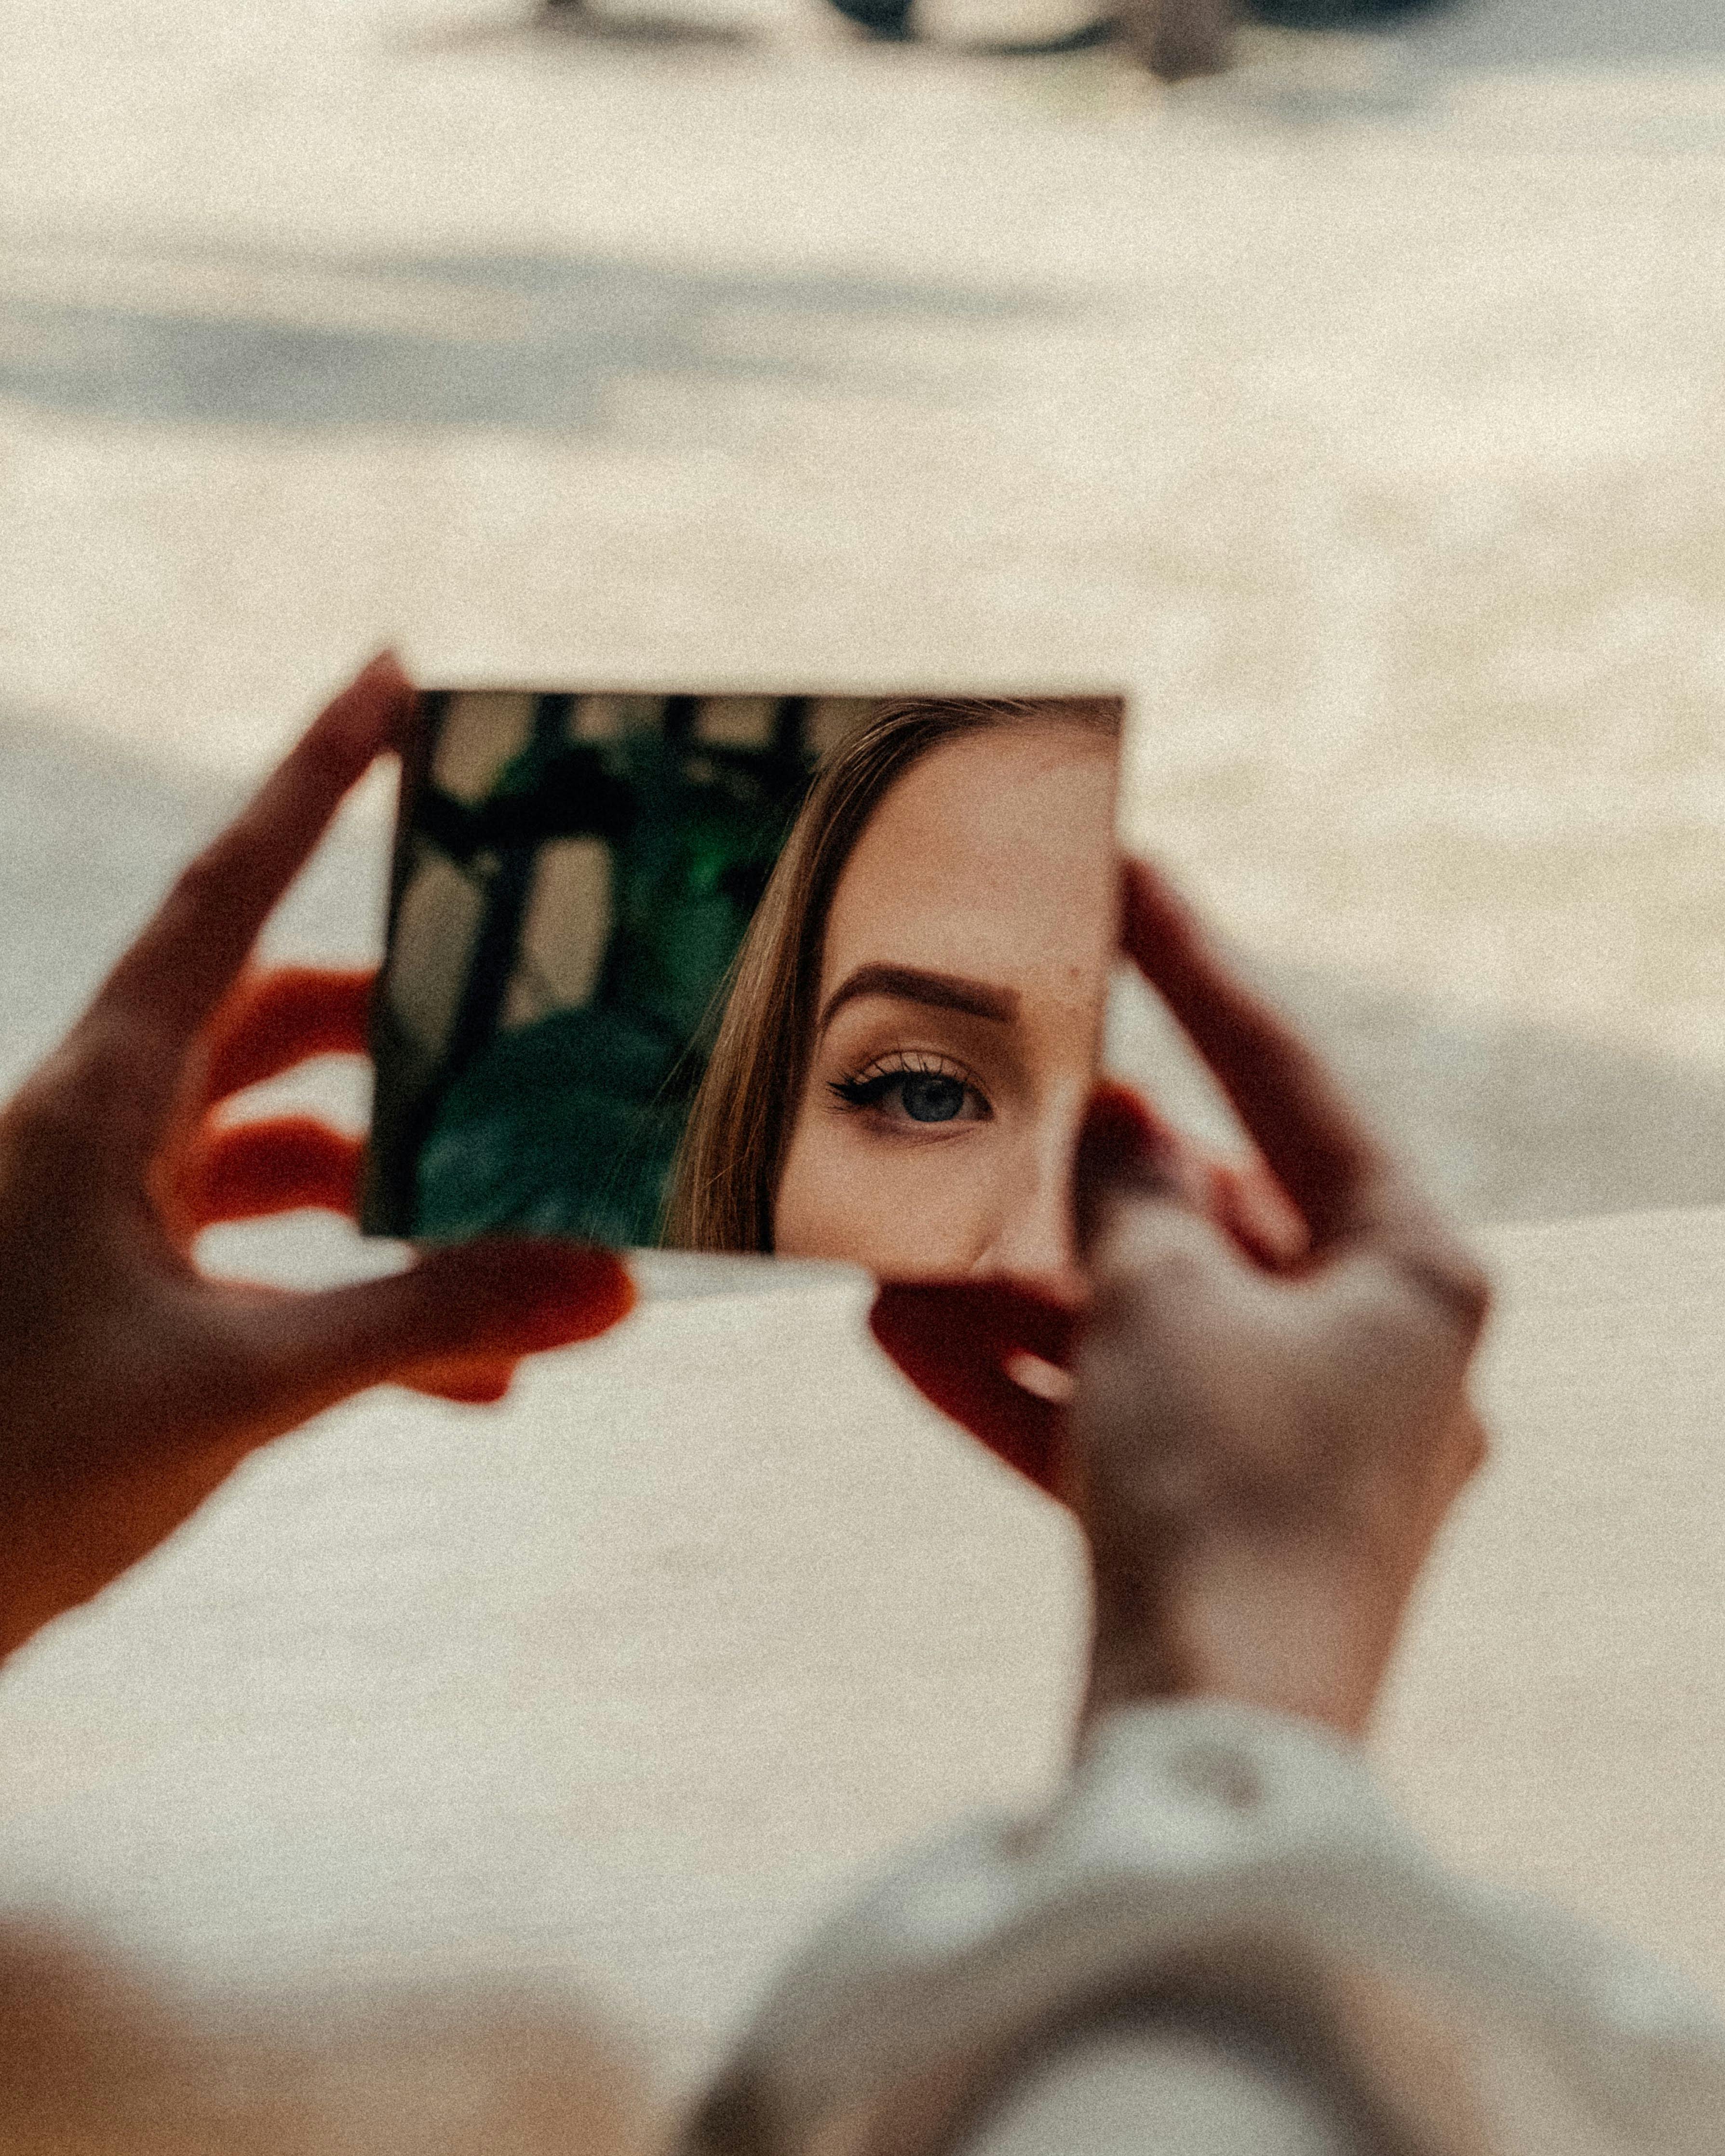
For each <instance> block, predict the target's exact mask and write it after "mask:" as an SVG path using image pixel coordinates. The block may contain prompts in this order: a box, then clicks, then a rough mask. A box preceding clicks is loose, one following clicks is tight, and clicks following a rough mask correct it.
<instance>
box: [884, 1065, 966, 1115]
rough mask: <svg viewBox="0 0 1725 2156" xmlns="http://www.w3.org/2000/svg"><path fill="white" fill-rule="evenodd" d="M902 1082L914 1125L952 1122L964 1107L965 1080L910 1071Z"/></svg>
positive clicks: (935, 1073)
mask: <svg viewBox="0 0 1725 2156" xmlns="http://www.w3.org/2000/svg"><path fill="white" fill-rule="evenodd" d="M898 1083H899V1089H900V1091H899V1097H900V1099H901V1101H903V1102H904V1106H905V1113H906V1115H907V1116H909V1117H910V1118H911V1122H913V1123H949V1122H952V1118H953V1116H956V1115H957V1114H959V1113H960V1111H962V1110H963V1106H964V1081H963V1079H960V1078H943V1077H942V1076H941V1075H939V1073H938V1072H927V1071H914V1072H907V1073H906V1075H904V1076H903V1077H901V1079H900V1080H899V1081H898Z"/></svg>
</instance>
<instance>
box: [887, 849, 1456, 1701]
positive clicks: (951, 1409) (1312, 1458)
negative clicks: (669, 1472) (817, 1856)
mask: <svg viewBox="0 0 1725 2156" xmlns="http://www.w3.org/2000/svg"><path fill="white" fill-rule="evenodd" d="M1122 896H1123V907H1122V911H1123V922H1122V944H1123V946H1124V948H1125V949H1126V951H1127V953H1128V954H1129V955H1130V956H1131V957H1132V959H1133V960H1134V961H1135V962H1137V965H1138V967H1139V968H1140V969H1141V970H1142V972H1143V973H1144V975H1145V977H1146V978H1147V979H1148V980H1149V982H1150V983H1151V984H1152V986H1153V987H1154V988H1156V989H1157V990H1158V992H1159V993H1160V994H1161V995H1162V997H1163V1000H1164V1001H1165V1002H1166V1003H1167V1004H1168V1007H1169V1009H1171V1010H1172V1011H1173V1014H1174V1016H1175V1017H1176V1018H1177V1019H1178V1020H1179V1022H1180V1024H1181V1025H1182V1026H1183V1028H1184V1029H1185V1031H1186V1033H1187V1034H1188V1036H1189V1039H1191V1041H1192V1044H1193V1045H1194V1048H1195V1049H1196V1050H1198V1052H1199V1055H1201V1056H1202V1057H1203V1058H1204V1060H1205V1062H1206V1063H1207V1064H1208V1065H1209V1068H1210V1070H1212V1071H1213V1072H1214V1075H1215V1076H1216V1078H1217V1080H1218V1081H1219V1083H1220V1084H1221V1086H1222V1087H1223V1089H1224V1091H1225V1092H1226V1093H1227V1095H1228V1096H1229V1098H1230V1101H1232V1102H1233V1104H1234V1106H1235V1110H1236V1111H1238V1113H1239V1115H1240V1120H1241V1122H1243V1123H1244V1124H1245V1127H1246V1129H1247V1131H1248V1132H1250V1135H1251V1136H1252V1137H1253V1138H1254V1139H1255V1142H1256V1143H1257V1145H1258V1147H1259V1148H1260V1152H1261V1153H1262V1155H1263V1158H1264V1159H1265V1162H1266V1164H1267V1168H1268V1171H1269V1173H1271V1175H1272V1176H1273V1177H1274V1178H1275V1180H1276V1184H1277V1186H1278V1188H1280V1190H1281V1192H1282V1193H1285V1199H1286V1204H1288V1205H1289V1206H1291V1208H1292V1209H1294V1211H1295V1212H1296V1214H1297V1216H1298V1219H1299V1220H1300V1222H1301V1224H1302V1226H1303V1229H1304V1240H1303V1245H1302V1246H1300V1247H1297V1248H1296V1246H1295V1245H1293V1244H1292V1243H1291V1241H1288V1240H1281V1239H1277V1240H1266V1238H1264V1237H1262V1236H1260V1235H1258V1234H1256V1233H1255V1232H1254V1231H1253V1229H1252V1227H1251V1225H1250V1222H1248V1221H1247V1220H1246V1219H1245V1218H1244V1217H1243V1216H1230V1214H1228V1213H1227V1212H1226V1210H1225V1209H1224V1210H1220V1211H1218V1210H1216V1209H1209V1208H1207V1207H1205V1206H1204V1205H1202V1204H1199V1203H1198V1202H1195V1200H1194V1195H1193V1191H1192V1186H1191V1183H1190V1178H1189V1176H1188V1175H1187V1174H1186V1173H1184V1170H1183V1163H1182V1161H1181V1158H1180V1155H1179V1152H1178V1147H1177V1146H1176V1145H1175V1144H1174V1143H1173V1142H1172V1141H1171V1139H1170V1136H1169V1134H1168V1132H1167V1131H1166V1129H1165V1128H1164V1127H1163V1126H1162V1125H1161V1124H1159V1123H1158V1121H1157V1119H1156V1118H1155V1116H1153V1114H1151V1113H1150V1112H1149V1111H1148V1110H1147V1108H1146V1107H1145V1106H1144V1104H1143V1103H1142V1101H1139V1100H1138V1099H1137V1096H1135V1095H1133V1094H1132V1092H1131V1091H1128V1090H1127V1088H1125V1087H1123V1086H1107V1087H1104V1088H1102V1089H1100V1090H1099V1091H1098V1093H1097V1095H1096V1097H1095V1098H1094V1099H1093V1100H1092V1101H1091V1107H1090V1111H1089V1114H1088V1116H1087V1118H1086V1125H1085V1129H1084V1132H1083V1136H1082V1137H1081V1142H1080V1145H1079V1148H1078V1156H1077V1159H1076V1164H1075V1177H1074V1183H1075V1191H1076V1209H1077V1216H1078V1229H1079V1239H1080V1248H1081V1262H1082V1267H1083V1272H1084V1277H1085V1280H1086V1286H1087V1291H1088V1294H1087V1301H1086V1307H1085V1309H1084V1311H1083V1312H1082V1314H1081V1316H1080V1315H1079V1314H1077V1313H1075V1312H1073V1311H1072V1310H1071V1309H1070V1307H1069V1306H1065V1305H1062V1304H1060V1303H1057V1302H1055V1301H1053V1300H1051V1299H1050V1297H1048V1296H1043V1295H1039V1294H1037V1293H1036V1292H1035V1291H1033V1290H1029V1289H1026V1288H1024V1287H1022V1286H1017V1285H1014V1284H1009V1283H1006V1282H999V1283H993V1284H990V1285H987V1286H978V1284H974V1283H971V1282H963V1283H943V1282H936V1283H916V1284H908V1283H907V1284H903V1285H896V1286H888V1287H886V1288H885V1289H884V1290H883V1291H881V1294H880V1296H879V1298H878V1299H877V1301H876V1303H875V1309H874V1312H873V1317H872V1321H871V1322H872V1323H873V1327H874V1330H875V1337H877V1338H878V1339H880V1341H881V1342H882V1343H883V1344H884V1345H885V1346H886V1348H887V1351H888V1353H891V1355H892V1356H893V1358H894V1359H895V1360H896V1362H897V1363H899V1365H900V1367H901V1368H903V1369H904V1370H905V1371H906V1373H908V1374H909V1375H910V1376H911V1378H913V1379H914V1380H915V1381H916V1383H918V1384H919V1385H920V1386H921V1387H922V1389H923V1390H924V1391H925V1392H926V1393H927V1394H928V1395H929V1397H930V1398H931V1399H933V1400H934V1401H935V1403H936V1404H937V1405H938V1406H940V1407H942V1408H943V1409H945V1410H946V1411H947V1413H948V1414H951V1415H952V1416H953V1417H954V1418H955V1419H957V1420H959V1421H961V1422H963V1423H964V1424H966V1425H967V1426H968V1428H969V1429H971V1430H974V1431H975V1432H977V1433H978V1435H982V1436H983V1437H985V1438H986V1439H987V1440H988V1441H989V1442H990V1443H992V1444H993V1445H994V1447H995V1449H996V1450H999V1451H1000V1452H1001V1453H1003V1454H1004V1455H1005V1456H1006V1457H1008V1458H1009V1459H1014V1460H1016V1461H1017V1462H1018V1463H1019V1464H1020V1465H1024V1466H1026V1467H1027V1471H1030V1472H1032V1473H1034V1474H1036V1475H1037V1476H1038V1478H1039V1479H1040V1480H1042V1481H1045V1483H1046V1484H1047V1485H1049V1486H1051V1487H1054V1488H1055V1489H1057V1490H1058V1491H1059V1492H1060V1495H1061V1496H1064V1498H1065V1501H1066V1502H1067V1503H1068V1504H1070V1507H1072V1510H1073V1512H1075V1513H1076V1517H1077V1518H1078V1521H1079V1523H1080V1525H1081V1527H1082V1528H1083V1530H1084V1532H1085V1537H1086V1542H1087V1543H1088V1546H1089V1550H1090V1556H1091V1574H1092V1581H1093V1587H1094V1611H1095V1618H1094V1632H1093V1638H1092V1643H1091V1673H1090V1681H1089V1686H1088V1689H1087V1692H1086V1700H1085V1704H1084V1710H1083V1715H1082V1717H1081V1727H1082V1726H1087V1725H1088V1723H1089V1722H1091V1721H1092V1720H1093V1719H1094V1718H1095V1717H1097V1716H1098V1715H1101V1714H1103V1713H1106V1712H1107V1711H1108V1710H1109V1709H1111V1708H1112V1707H1117V1706H1121V1705H1123V1704H1126V1703H1127V1702H1136V1701H1145V1700H1153V1699H1164V1698H1181V1697H1221V1698H1229V1699H1236V1700H1241V1701H1245V1702H1248V1703H1250V1704H1253V1705H1256V1706H1260V1707H1271V1708H1276V1709H1279V1710H1280V1711H1281V1712H1286V1713H1291V1714H1295V1715H1299V1716H1302V1717H1307V1718H1309V1719H1312V1720H1314V1721H1318V1722H1327V1723H1328V1724H1329V1725H1330V1726H1331V1727H1333V1728H1335V1729H1337V1730H1338V1731H1340V1732H1343V1734H1345V1735H1347V1736H1349V1737H1358V1736H1359V1735H1360V1734H1361V1733H1362V1732H1363V1730H1364V1728H1365V1727H1366V1724H1367V1722H1368V1719H1369V1717H1370V1714H1371V1712H1372V1709H1373V1705H1374V1704H1375V1702H1376V1701H1377V1698H1378V1693H1379V1691H1380V1690H1381V1688H1382V1686H1383V1682H1384V1676H1385V1674H1386V1672H1387V1671H1388V1669H1389V1661H1390V1657H1391V1655H1392V1652H1393V1650H1394V1645H1395V1640H1396V1638H1397V1635H1398V1633H1399V1629H1400V1625H1401V1621H1402V1618H1403V1615H1404V1612H1405V1610H1406V1608H1407V1605H1408V1602H1409V1598H1410V1596H1411V1595H1412V1593H1413V1590H1414V1584H1415V1582H1416V1581H1417V1579H1418V1578H1419V1576H1420V1570H1421V1568H1422V1567H1423V1566H1424V1564H1425V1559H1426V1558H1427V1556H1428V1554H1429V1553H1430V1549H1431V1546H1432V1543H1433V1542H1434V1540H1435V1537H1436V1536H1437V1533H1438V1531H1439V1529H1440V1527H1441V1526H1442V1524H1443V1522H1444V1520H1445V1517H1447V1516H1448V1513H1449V1512H1450V1507H1451V1506H1452V1505H1453V1503H1454V1501H1455V1498H1456V1496H1458V1495H1459V1494H1460V1492H1461V1489H1462V1488H1463V1486H1464V1485H1465V1484H1466V1481H1467V1480H1468V1478H1469V1477H1470V1476H1471V1475H1472V1474H1473V1473H1474V1472H1475V1471H1476V1469H1477V1468H1478V1466H1480V1464H1481V1461H1482V1460H1483V1459H1484V1457H1485V1439H1484V1435H1483V1433H1482V1432H1481V1428H1480V1424H1479V1422H1478V1419H1477V1418H1476V1415H1475V1414H1474V1412H1473V1409H1472V1407H1471V1403H1470V1401H1469V1399H1468V1394H1467V1375H1468V1370H1469V1367H1470V1365H1471V1361H1472V1358H1473V1354H1474V1351H1475V1348H1476V1346H1477V1344H1478V1341H1479V1337H1480V1334H1481V1330H1482V1328H1483V1327H1484V1324H1485V1321H1486V1313H1487V1310H1488V1308H1489V1304H1490V1292H1489V1288H1488V1286H1487V1283H1486V1278H1485V1276H1484V1275H1483V1273H1482V1272H1481V1270H1480V1268H1479V1266H1478V1265H1477V1264H1476V1262H1475V1260H1473V1258H1472V1257H1471V1255H1470V1254H1469V1253H1468V1251H1467V1250H1466V1248H1465V1247H1464V1246H1463V1245H1461V1242H1460V1241H1459V1240H1457V1238H1456V1237H1455V1235H1454V1234H1453V1232H1452V1231H1451V1230H1450V1228H1449V1226H1448V1224H1446V1223H1445V1220H1444V1219H1443V1218H1442V1216H1441V1214H1439V1212H1438V1211H1437V1210H1436V1209H1435V1207H1434V1206H1433V1205H1432V1204H1431V1203H1430V1200H1429V1199H1427V1198H1426V1197H1425V1194H1424V1193H1423V1192H1422V1191H1421V1190H1420V1187H1419V1185H1418V1183H1416V1182H1415V1181H1414V1178H1412V1176H1411V1175H1410V1174H1409V1172H1408V1170H1407V1168H1405V1166H1404V1164H1403V1163H1401V1162H1400V1161H1399V1159H1398V1158H1396V1157H1395V1155H1394V1153H1392V1152H1390V1151H1389V1149H1388V1148H1387V1147H1384V1144H1383V1143H1382V1142H1381V1141H1380V1140H1379V1139H1378V1137H1376V1135H1375V1134H1374V1133H1373V1132H1372V1130H1371V1129H1370V1127H1369V1126H1368V1124H1367V1122H1365V1121H1364V1119H1363V1117H1362V1116H1360V1114H1359V1113H1358V1110H1357V1109H1355V1108H1354V1106H1353V1104H1352V1103H1351V1102H1350V1101H1348V1097H1347V1096H1346V1095H1345V1093H1344V1092H1343V1090H1342V1089H1341V1087H1340V1086H1338V1085H1337V1083H1336V1081H1335V1080H1334V1079H1333V1078H1332V1076H1331V1075H1330V1073H1329V1072H1328V1071H1327V1070H1326V1069H1325V1067H1324V1065H1323V1064H1322V1061H1321V1060H1320V1059H1319V1058H1318V1057H1317V1055H1315V1054H1314V1052H1313V1051H1312V1049H1311V1048H1310V1047H1309V1046H1308V1045H1307V1043H1306V1042H1305V1041H1304V1040H1303V1039H1301V1036H1300V1035H1299V1034H1298V1033H1297V1032H1296V1031H1295V1029H1293V1028H1292V1027H1291V1026H1290V1025H1289V1024H1287V1023H1286V1020H1285V1019H1282V1018H1281V1016H1280V1015H1279V1014H1277V1013H1276V1011H1274V1010H1272V1009H1271V1008H1270V1007H1269V1006H1268V1005H1267V1004H1265V1003H1264V1002H1262V1000H1261V999H1260V998H1258V997H1257V996H1255V994H1254V993H1252V991H1251V990H1250V989H1249V988H1246V987H1245V985H1244V984H1243V983H1241V982H1240V981H1239V980H1237V979H1236V978H1235V977H1234V975H1233V974H1232V973H1231V971H1230V968H1229V967H1228V965H1227V962H1226V961H1225V960H1224V958H1223V957H1222V956H1221V954H1220V953H1219V951H1218V950H1217V948H1216V947H1215V945H1214V943H1213V942H1212V941H1211V939H1210V937H1209V935H1208V933H1207V932H1206V931H1205V929H1204V927H1203V925H1202V923H1201V922H1200V921H1199V920H1198V918H1197V917H1196V916H1194V914H1193V913H1192V911H1190V909H1189V907H1187V906H1185V905H1184V904H1183V903H1182V901H1180V900H1179V899H1178V897H1177V896H1176V895H1175V894H1174V892H1173V891H1172V890H1170V888H1169V887H1168V885H1167V883H1166V882H1165V881H1163V879H1162V878H1161V877H1160V876H1158V875H1157V873H1156V871H1155V870H1153V869H1152V868H1151V867H1150V866H1149V865H1147V863H1144V862H1142V861H1131V862H1128V863H1127V865H1126V870H1125V874H1124V883H1123V893H1122ZM1024 1352H1029V1353H1034V1354H1038V1355H1041V1356H1045V1357H1047V1358H1050V1359H1051V1360H1055V1361H1061V1362H1065V1361H1068V1360H1070V1362H1071V1363H1072V1365H1073V1368H1074V1370H1075V1374H1076V1392H1075V1395H1074V1398H1073V1400H1072V1404H1071V1406H1070V1410H1068V1411H1067V1412H1065V1413H1064V1414H1063V1413H1061V1412H1060V1410H1058V1409H1055V1408H1052V1407H1050V1405H1048V1404H1046V1403H1045V1402H1043V1401H1040V1400H1037V1399H1034V1398H1033V1397H1032V1396H1031V1395H1029V1394H1027V1393H1026V1392H1025V1391H1024V1389H1023V1388H1022V1387H1020V1386H1018V1385H1016V1384H1014V1383H1013V1382H1012V1380H1011V1376H1010V1370H1011V1365H1012V1362H1013V1358H1014V1355H1015V1354H1018V1353H1024Z"/></svg>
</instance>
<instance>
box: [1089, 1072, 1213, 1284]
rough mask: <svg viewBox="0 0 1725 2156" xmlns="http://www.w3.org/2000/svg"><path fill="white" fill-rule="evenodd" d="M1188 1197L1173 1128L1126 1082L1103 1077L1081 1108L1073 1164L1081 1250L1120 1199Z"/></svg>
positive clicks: (1176, 1200)
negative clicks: (1081, 1115)
mask: <svg viewBox="0 0 1725 2156" xmlns="http://www.w3.org/2000/svg"><path fill="white" fill-rule="evenodd" d="M1127 1197H1139V1198H1144V1199H1155V1200H1159V1201H1166V1202H1168V1203H1171V1204H1180V1203H1183V1202H1184V1201H1185V1200H1186V1199H1188V1197H1189V1192H1188V1190H1187V1188H1186V1187H1185V1181H1184V1178H1183V1176H1182V1173H1181V1172H1180V1167H1179V1157H1178V1142H1177V1140H1176V1138H1175V1136H1174V1133H1173V1131H1172V1130H1171V1129H1170V1127H1168V1124H1166V1123H1165V1122H1163V1120H1162V1118H1161V1117H1160V1116H1158V1115H1157V1113H1156V1111H1154V1110H1153V1108H1152V1107H1151V1106H1150V1105H1149V1103H1148V1102H1147V1101H1145V1100H1143V1099H1142V1097H1141V1096H1139V1095H1138V1094H1137V1093H1135V1092H1134V1091H1132V1088H1131V1087H1130V1086H1122V1085H1121V1084H1119V1083H1118V1082H1117V1081H1116V1080H1114V1079H1111V1078H1105V1079H1103V1080H1102V1081H1101V1082H1100V1083H1099V1084H1098V1085H1097V1086H1096V1089H1095V1090H1094V1091H1093V1092H1092V1093H1091V1097H1090V1103H1089V1106H1087V1107H1086V1110H1085V1116H1084V1127H1083V1128H1082V1129H1081V1131H1080V1132H1079V1134H1078V1147H1077V1152H1076V1156H1075V1158H1074V1162H1073V1170H1072V1199H1073V1210H1074V1214H1075V1218H1076V1223H1077V1233H1078V1247H1079V1249H1080V1250H1083V1251H1086V1252H1087V1251H1088V1250H1090V1248H1091V1245H1092V1244H1093V1243H1094V1242H1095V1241H1096V1237H1097V1235H1099V1234H1100V1233H1101V1229H1102V1227H1103V1224H1104V1221H1105V1219H1106V1217H1107V1216H1108V1214H1110V1213H1111V1209H1112V1208H1113V1206H1114V1205H1115V1204H1116V1203H1117V1202H1118V1201H1119V1200H1120V1199H1124V1198H1127Z"/></svg>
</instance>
